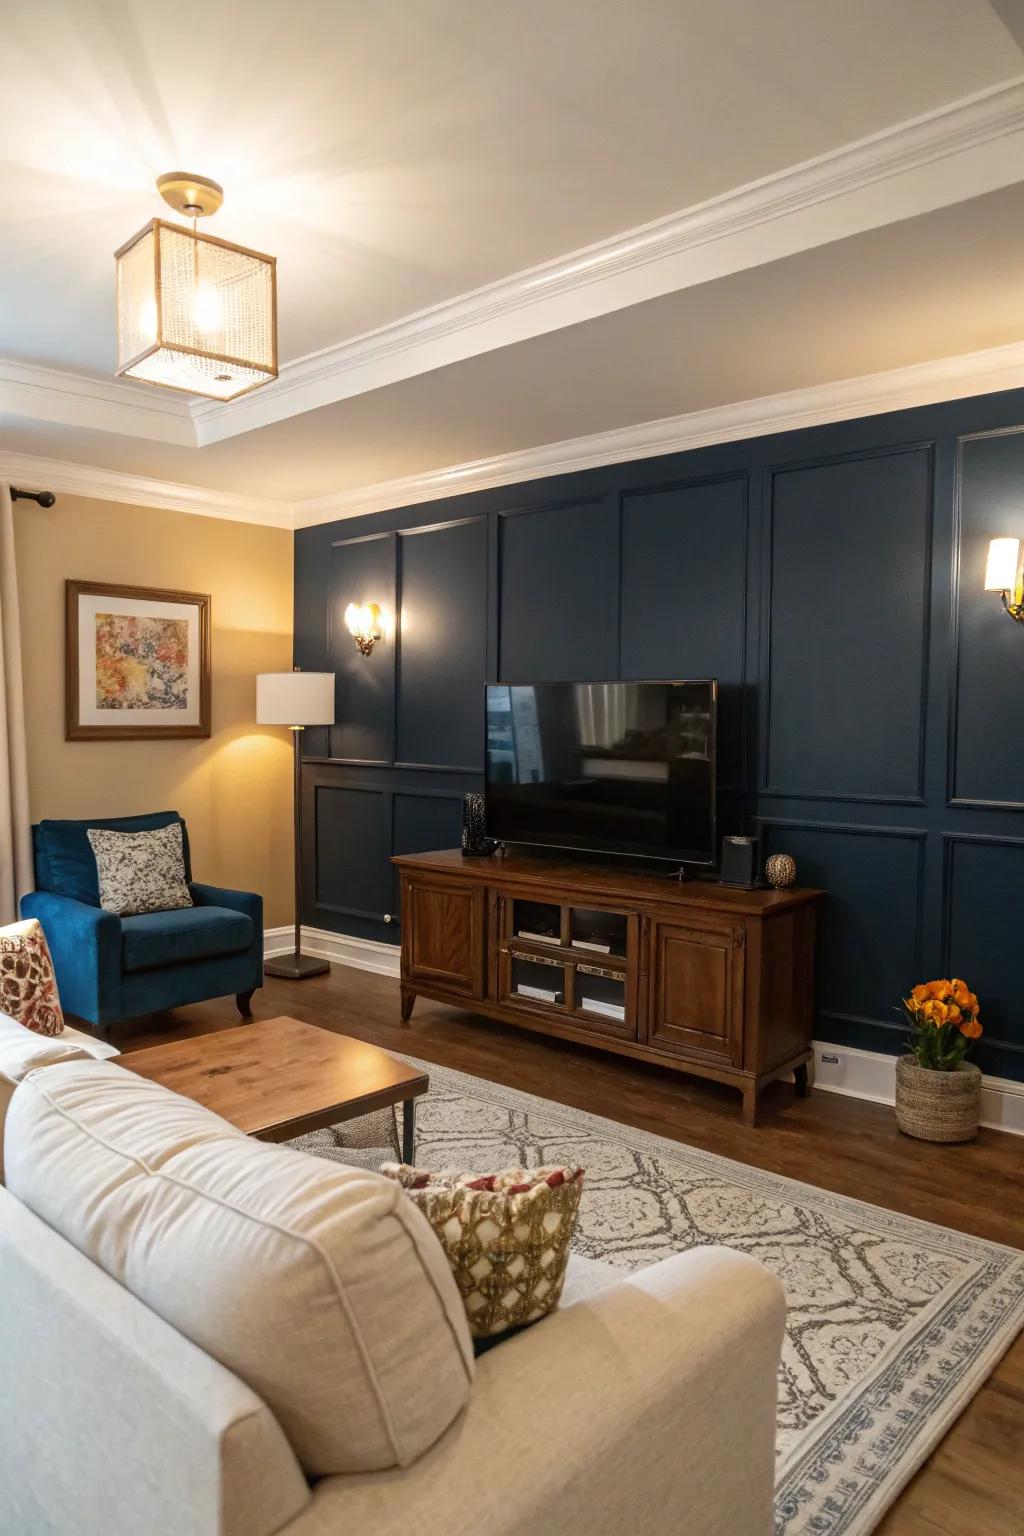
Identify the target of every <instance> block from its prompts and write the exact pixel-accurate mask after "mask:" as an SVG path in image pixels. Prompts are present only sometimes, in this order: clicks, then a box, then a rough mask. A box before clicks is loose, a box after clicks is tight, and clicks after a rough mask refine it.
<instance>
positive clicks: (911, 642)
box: [763, 447, 931, 801]
mask: <svg viewBox="0 0 1024 1536" xmlns="http://www.w3.org/2000/svg"><path fill="white" fill-rule="evenodd" d="M769 516H770V545H769V565H770V569H769V573H768V575H769V581H768V605H769V606H768V613H767V625H766V637H765V638H766V641H767V651H768V655H767V664H768V668H769V670H768V674H767V676H766V678H765V679H764V683H765V687H766V693H765V698H764V705H765V709H764V726H765V738H766V740H765V772H764V785H763V787H764V789H765V790H767V791H769V792H774V793H778V794H789V795H807V796H811V797H813V798H822V799H844V798H854V799H884V800H910V801H916V800H919V799H920V796H921V789H922V746H923V710H924V706H925V643H926V639H925V621H926V616H927V601H928V596H927V595H928V591H929V584H930V526H931V453H930V449H928V448H927V447H921V448H913V449H907V450H903V451H899V452H894V453H884V454H879V455H877V456H871V457H866V458H860V459H845V460H842V461H836V462H832V463H825V464H819V465H816V466H805V467H799V468H793V469H782V470H776V471H775V473H774V475H773V477H772V500H771V507H770V512H769Z"/></svg>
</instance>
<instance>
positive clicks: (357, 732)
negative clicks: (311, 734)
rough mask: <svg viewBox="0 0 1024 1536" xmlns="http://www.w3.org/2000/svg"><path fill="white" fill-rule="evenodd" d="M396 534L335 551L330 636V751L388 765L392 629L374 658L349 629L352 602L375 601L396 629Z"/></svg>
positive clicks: (392, 687)
mask: <svg viewBox="0 0 1024 1536" xmlns="http://www.w3.org/2000/svg"><path fill="white" fill-rule="evenodd" d="M394 593H395V535H394V534H393V533H386V534H381V535H379V536H373V537H371V538H367V539H352V540H343V541H341V542H339V543H337V544H335V545H334V546H333V547H332V549H331V584H330V596H329V602H330V637H331V659H332V664H333V666H334V674H335V720H336V721H337V724H336V725H334V726H333V727H332V728H331V733H330V755H331V756H332V757H339V758H350V759H353V760H355V761H357V762H366V763H388V762H390V761H391V756H392V732H393V728H394V707H395V705H394V700H395V692H394V690H395V646H394V636H393V632H392V633H390V634H385V635H384V637H383V639H381V640H379V641H378V642H377V644H376V645H375V646H374V648H373V650H372V651H371V653H370V655H369V656H363V655H361V654H360V652H359V650H358V649H357V647H356V643H355V641H354V640H353V638H352V636H351V635H350V634H349V632H348V630H347V629H346V628H345V609H346V608H347V607H348V605H349V603H376V604H377V605H378V607H379V608H381V609H382V610H383V611H384V615H385V621H386V624H387V625H388V626H389V627H392V630H393V621H394V615H393V608H394V600H395V599H394Z"/></svg>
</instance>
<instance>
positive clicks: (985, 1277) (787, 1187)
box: [294, 1058, 1024, 1536]
mask: <svg viewBox="0 0 1024 1536" xmlns="http://www.w3.org/2000/svg"><path fill="white" fill-rule="evenodd" d="M407 1059H411V1058H407ZM415 1065H417V1066H422V1067H424V1068H425V1070H427V1071H428V1072H429V1074H430V1092H429V1093H428V1094H427V1096H426V1097H425V1098H422V1099H420V1100H419V1105H418V1114H417V1120H418V1137H417V1152H416V1161H417V1163H418V1164H419V1165H420V1166H421V1167H424V1168H432V1169H440V1168H455V1169H458V1170H460V1171H465V1170H469V1169H472V1170H473V1171H480V1172H489V1171H492V1170H496V1169H499V1168H503V1167H510V1166H517V1165H518V1166H521V1167H531V1166H537V1165H538V1164H541V1163H578V1164H581V1165H582V1166H583V1167H584V1168H585V1169H586V1184H585V1187H584V1194H583V1202H582V1205H581V1208H580V1221H579V1227H578V1231H577V1236H576V1239H575V1243H574V1246H575V1247H576V1248H578V1250H579V1252H581V1253H583V1254H587V1255H589V1256H591V1257H593V1258H598V1259H603V1260H604V1261H605V1262H607V1263H610V1264H614V1265H616V1266H618V1267H620V1268H621V1269H623V1270H627V1271H628V1270H636V1269H642V1268H644V1267H645V1266H646V1265H648V1264H653V1263H655V1262H656V1261H657V1260H658V1259H661V1258H664V1257H665V1256H666V1255H668V1254H672V1253H679V1252H681V1251H682V1250H684V1249H687V1248H696V1247H699V1246H701V1245H702V1244H707V1243H722V1244H725V1245H726V1246H727V1247H730V1248H738V1249H742V1250H743V1252H745V1253H750V1254H753V1255H754V1256H755V1257H756V1258H758V1259H760V1260H761V1262H762V1263H764V1264H766V1265H767V1266H768V1267H769V1268H770V1269H772V1270H774V1271H775V1273H776V1274H777V1275H779V1277H780V1278H781V1279H782V1281H783V1284H784V1285H785V1287H786V1292H787V1296H788V1299H789V1322H788V1327H787V1337H786V1344H785V1348H784V1352H783V1359H782V1368H781V1372H780V1377H779V1417H778V1478H777V1497H776V1522H775V1529H776V1533H777V1536H866V1533H867V1532H869V1531H871V1530H872V1529H873V1528H874V1526H875V1525H876V1524H877V1523H878V1521H879V1520H880V1519H881V1516H882V1514H883V1513H884V1511H885V1510H886V1509H887V1508H888V1506H889V1505H890V1504H891V1503H892V1501H893V1500H894V1499H895V1497H896V1495H897V1494H898V1493H899V1491H900V1490H901V1488H903V1486H904V1485H905V1484H906V1483H907V1482H908V1481H909V1479H910V1478H911V1477H912V1476H913V1474H914V1472H915V1471H916V1470H917V1468H918V1467H919V1466H920V1464H921V1462H922V1461H923V1460H924V1458H925V1457H926V1456H927V1455H928V1454H929V1452H930V1451H931V1450H932V1449H933V1448H934V1447H935V1445H936V1443H937V1442H938V1441H939V1440H940V1439H941V1437H942V1435H943V1434H944V1433H945V1431H946V1430H947V1429H948V1427H949V1425H950V1424H951V1423H952V1421H953V1419H954V1418H955V1417H956V1415H957V1414H958V1413H960V1412H961V1411H962V1410H963V1408H964V1407H965V1406H966V1404H967V1402H968V1400H969V1398H970V1397H971V1395H972V1393H974V1392H975V1391H976V1390H977V1388H978V1387H979V1386H980V1385H981V1383H982V1382H983V1381H984V1379H985V1377H986V1376H987V1375H988V1374H989V1372H990V1371H991V1370H992V1368H993V1367H994V1365H995V1364H996V1361H997V1360H998V1359H999V1357H1000V1356H1001V1355H1002V1354H1003V1352H1004V1351H1005V1350H1006V1349H1007V1348H1008V1346H1009V1345H1010V1343H1011V1342H1012V1340H1013V1338H1014V1336H1015V1335H1016V1333H1017V1332H1018V1330H1019V1329H1020V1328H1021V1326H1022V1325H1024V1253H1022V1252H1018V1251H1017V1250H1016V1249H1012V1248H1003V1247H1000V1246H999V1245H998V1244H995V1243H986V1242H982V1241H980V1240H979V1239H978V1238H973V1237H966V1236H964V1235H963V1234H962V1233H959V1232H954V1231H951V1230H950V1229H948V1228H946V1227H936V1226H931V1225H929V1224H928V1223H926V1222H921V1221H914V1220H912V1219H911V1218H909V1217H906V1216H899V1215H896V1214H895V1213H894V1212H892V1211H885V1210H882V1209H881V1208H880V1207H878V1206H874V1205H865V1204H863V1203H862V1202H860V1201H858V1200H849V1199H846V1198H845V1197H843V1196H841V1195H833V1194H829V1193H828V1192H827V1191H825V1190H821V1189H815V1188H813V1187H812V1186H811V1185H809V1184H801V1183H798V1182H796V1181H795V1180H791V1179H784V1178H780V1177H779V1176H778V1175H775V1174H771V1173H763V1172H761V1171H760V1170H759V1169H756V1168H748V1167H747V1166H746V1165H745V1164H743V1163H734V1162H730V1161H729V1160H728V1159H726V1158H722V1157H716V1156H713V1155H712V1154H711V1153H708V1152H701V1151H699V1150H698V1149H697V1148H694V1147H688V1146H684V1145H682V1144H680V1143H678V1142H674V1141H669V1140H667V1139H666V1138H664V1137H661V1136H652V1135H650V1134H648V1133H647V1132H645V1131H637V1130H633V1129H632V1128H631V1127H630V1126H626V1125H618V1124H616V1123H615V1122H614V1121H612V1120H604V1119H601V1118H599V1117H598V1116H596V1115H589V1114H585V1113H583V1112H582V1111H580V1110H574V1109H569V1108H566V1107H565V1106H563V1105H560V1104H554V1103H551V1102H550V1101H548V1100H546V1099H538V1098H534V1097H533V1096H532V1095H531V1094H526V1093H517V1092H516V1091H515V1090H514V1089H511V1088H503V1087H501V1086H500V1085H499V1084H497V1083H488V1082H484V1081H483V1080H482V1079H480V1078H475V1077H469V1076H467V1075H465V1074H464V1073H461V1072H452V1071H449V1070H447V1069H445V1068H442V1067H437V1066H435V1065H433V1064H432V1063H429V1062H419V1061H417V1062H416V1063H415ZM388 1140H389V1120H388V1118H387V1117H386V1116H385V1117H380V1118H376V1123H375V1124H374V1123H373V1122H372V1121H371V1120H369V1119H368V1120H367V1121H364V1122H352V1123H350V1124H349V1125H347V1126H345V1125H343V1126H338V1127H336V1128H334V1129H333V1130H330V1131H320V1132H315V1133H314V1134H313V1135H311V1136H305V1137H301V1138H299V1139H298V1140H297V1141H296V1142H295V1143H294V1145H296V1146H299V1147H302V1148H303V1150H305V1151H310V1152H316V1153H318V1154H320V1155H321V1156H328V1157H333V1158H336V1159H338V1160H339V1161H341V1162H352V1163H355V1162H358V1163H360V1164H361V1165H362V1166H371V1167H372V1166H379V1164H380V1163H381V1162H383V1161H385V1160H387V1159H388V1158H391V1157H393V1156H394V1153H393V1151H392V1150H391V1149H390V1147H389V1146H387V1145H386V1143H387V1142H388ZM373 1142H376V1144H377V1145H376V1147H374V1146H373V1145H372V1143H373ZM346 1143H347V1144H346ZM382 1143H384V1145H382ZM954 1155H955V1154H954Z"/></svg>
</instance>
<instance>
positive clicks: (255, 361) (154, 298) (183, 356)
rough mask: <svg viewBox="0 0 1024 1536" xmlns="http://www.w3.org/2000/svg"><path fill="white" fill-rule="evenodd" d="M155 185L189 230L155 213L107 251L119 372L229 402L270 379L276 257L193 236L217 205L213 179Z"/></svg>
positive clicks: (273, 373) (176, 177)
mask: <svg viewBox="0 0 1024 1536" xmlns="http://www.w3.org/2000/svg"><path fill="white" fill-rule="evenodd" d="M157 187H158V189H159V191H160V194H161V196H162V197H163V198H164V199H165V201H166V202H168V203H169V204H170V205H171V207H172V208H174V209H176V210H177V211H178V212H179V213H183V214H185V216H186V217H187V218H191V220H192V228H191V229H186V228H183V227H182V226H181V225H180V224H169V223H167V222H166V220H164V219H153V220H152V221H151V222H150V223H149V224H147V225H146V227H145V228H144V229H140V230H139V232H138V234H137V235H135V236H134V238H133V239H131V240H129V241H128V242H127V244H126V245H123V246H122V247H121V249H120V250H119V251H117V252H116V253H115V256H114V260H115V262H116V263H117V372H118V374H126V375H127V376H128V377H129V378H132V379H144V380H145V381H146V382H147V383H149V384H160V385H163V386H164V387H165V388H167V389H180V390H184V391H186V393H188V394H190V395H207V396H209V397H210V398H211V399H214V400H233V399H234V398H235V397H236V395H243V394H245V393H246V392H247V391H248V390H250V389H257V388H258V387H259V385H261V384H266V383H268V382H269V380H270V379H275V378H276V377H277V275H276V265H277V264H276V261H275V258H274V257H273V256H263V255H261V254H260V252H259V251H249V250H246V249H245V248H244V247H243V246H240V245H232V244H231V243H230V241H227V240H218V239H216V238H215V237H214V236H213V235H205V234H203V235H201V234H199V233H198V231H197V229H196V220H197V219H200V218H202V217H204V216H205V215H207V214H211V213H216V211H217V209H218V208H219V207H220V205H221V203H222V202H223V198H224V194H223V192H222V190H221V188H220V187H219V186H218V185H217V183H216V182H215V181H208V180H207V179H206V178H205V177H202V176H190V175H187V174H186V173H185V172H182V171H175V172H173V173H172V174H171V175H169V176H161V177H160V179H159V181H158V182H157Z"/></svg>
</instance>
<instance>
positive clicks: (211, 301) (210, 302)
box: [192, 283, 223, 331]
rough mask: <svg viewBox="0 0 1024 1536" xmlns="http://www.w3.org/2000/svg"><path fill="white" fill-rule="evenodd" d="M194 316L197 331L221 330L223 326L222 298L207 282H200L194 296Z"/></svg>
mask: <svg viewBox="0 0 1024 1536" xmlns="http://www.w3.org/2000/svg"><path fill="white" fill-rule="evenodd" d="M192 318H193V320H194V321H195V324H196V330H197V331H219V330H220V328H221V324H222V318H223V317H222V314H221V307H220V299H219V298H218V297H217V294H216V291H215V290H214V289H213V288H211V287H209V285H208V284H206V283H200V284H199V285H198V287H197V288H196V290H195V293H194V294H193V296H192Z"/></svg>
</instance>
